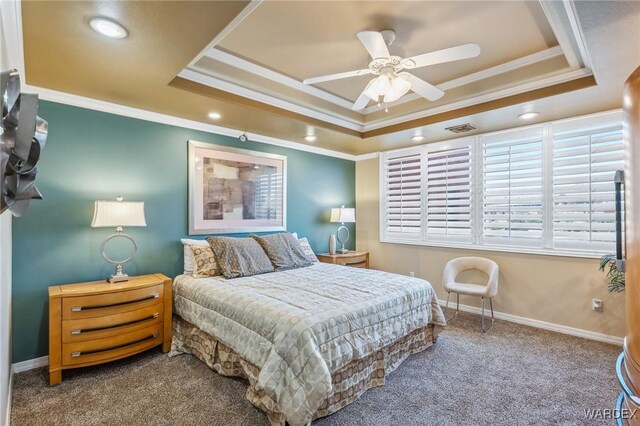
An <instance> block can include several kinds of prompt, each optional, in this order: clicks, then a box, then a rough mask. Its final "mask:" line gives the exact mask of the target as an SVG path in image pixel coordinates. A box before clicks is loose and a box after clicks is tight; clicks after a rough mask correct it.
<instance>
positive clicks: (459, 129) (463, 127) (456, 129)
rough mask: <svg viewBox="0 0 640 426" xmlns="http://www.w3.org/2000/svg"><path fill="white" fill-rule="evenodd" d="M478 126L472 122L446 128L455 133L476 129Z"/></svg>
mask: <svg viewBox="0 0 640 426" xmlns="http://www.w3.org/2000/svg"><path fill="white" fill-rule="evenodd" d="M476 129H477V127H476V126H474V125H473V124H471V123H466V124H459V125H457V126H451V127H445V130H448V131H450V132H453V133H467V132H470V131H472V130H476Z"/></svg>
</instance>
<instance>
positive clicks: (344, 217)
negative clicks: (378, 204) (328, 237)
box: [330, 207, 356, 223]
mask: <svg viewBox="0 0 640 426" xmlns="http://www.w3.org/2000/svg"><path fill="white" fill-rule="evenodd" d="M330 221H331V222H337V223H353V222H355V221H356V209H352V208H345V207H338V208H335V209H331V219H330Z"/></svg>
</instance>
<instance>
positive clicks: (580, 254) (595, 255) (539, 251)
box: [380, 238, 607, 259]
mask: <svg viewBox="0 0 640 426" xmlns="http://www.w3.org/2000/svg"><path fill="white" fill-rule="evenodd" d="M380 242H381V243H387V244H405V245H411V246H425V247H438V248H451V249H462V250H479V251H496V252H504V253H519V254H535V255H543V256H560V257H575V258H585V259H600V257H602V256H604V255H605V254H607V253H601V252H593V251H580V250H567V249H562V250H559V249H556V250H553V249H543V248H534V247H522V246H513V247H506V246H492V245H475V244H460V243H443V242H434V241H430V242H426V241H416V240H401V239H397V240H394V239H389V238H380Z"/></svg>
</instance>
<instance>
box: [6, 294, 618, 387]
mask: <svg viewBox="0 0 640 426" xmlns="http://www.w3.org/2000/svg"><path fill="white" fill-rule="evenodd" d="M438 302H439V303H440V305H442V306H444V304H445V301H444V300H439V301H438ZM451 306H453V307H455V304H452V305H451ZM460 310H461V311H463V312H470V313H473V314H480V312H481V309H480V308H477V307H475V306H469V305H460ZM494 313H495V317H496V318H498V319H501V320H505V321H509V322H515V323H517V324H523V325H528V326H531V327H535V328H542V329H544V330H550V331H555V332H557V333H562V334H569V335H571V336H578V337H583V338H585V339H591V340H596V341H598V342H604V343H611V344H613V345H620V346H622V344H623V342H624V338H623V337H617V336H610V335H608V334H602V333H596V332H594V331H588V330H582V329H580V328H573V327H567V326H566V325H559V324H554V323H551V322H545V321H540V320H535V319H531V318H525V317H519V316H517V315H511V314H505V313H502V312H497V311H495V312H494ZM47 365H49V357H48V356H43V357H40V358H34V359H28V360H26V361H21V362H16V363H15V364H13V366H12V369H11V370H12V377H13V374H14V373H20V372H23V371H27V370H33V369H34V368H40V367H45V366H47Z"/></svg>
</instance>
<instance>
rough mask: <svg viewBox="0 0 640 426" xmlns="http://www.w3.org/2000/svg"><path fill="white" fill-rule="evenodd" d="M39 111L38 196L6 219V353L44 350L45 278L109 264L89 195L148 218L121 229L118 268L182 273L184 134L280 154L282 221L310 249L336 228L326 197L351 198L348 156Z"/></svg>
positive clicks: (86, 276)
mask: <svg viewBox="0 0 640 426" xmlns="http://www.w3.org/2000/svg"><path fill="white" fill-rule="evenodd" d="M38 114H39V115H40V116H42V117H44V118H45V119H46V120H48V122H49V138H48V141H47V146H46V149H45V151H44V154H43V156H42V159H41V161H40V163H39V164H38V171H39V172H38V180H37V186H38V189H40V191H41V192H42V194H43V196H44V200H42V201H33V202H32V203H31V205H30V206H29V210H28V211H27V213H26V215H25V216H24V217H21V218H16V219H15V220H14V221H13V362H19V361H24V360H27V359H32V358H37V357H41V356H44V355H47V354H48V306H47V301H48V296H47V287H48V286H51V285H56V284H65V283H72V282H82V281H90V280H98V279H102V278H105V277H106V276H108V275H109V274H111V273H112V272H113V270H112V267H111V265H108V264H106V263H105V262H104V260H103V259H102V257H101V256H100V253H99V248H100V244H101V242H102V240H103V239H104V238H105V237H107V236H108V235H109V234H111V233H113V230H112V229H109V228H91V227H90V223H91V219H92V216H93V202H94V201H95V200H104V199H115V197H116V196H118V195H122V196H123V197H124V198H125V199H128V200H139V201H144V202H145V213H146V218H147V227H146V228H129V229H127V230H126V232H127V233H129V234H130V235H132V236H133V238H134V239H135V240H136V241H137V243H138V246H139V251H138V256H137V257H136V258H135V259H134V260H133V261H132V262H130V263H128V264H127V265H126V266H125V271H126V272H127V273H129V274H130V275H139V274H146V273H155V272H161V273H164V274H166V275H168V276H170V277H175V276H176V275H178V274H180V273H181V271H182V266H183V265H182V244H181V243H180V238H183V237H185V236H187V234H188V228H187V226H188V222H187V220H188V218H187V198H188V195H187V141H188V140H189V139H191V140H196V141H200V142H210V143H213V144H219V145H227V146H234V147H238V148H245V149H250V150H255V151H263V152H269V153H275V154H280V155H286V156H287V159H288V163H287V166H288V176H287V179H288V180H287V184H288V187H287V191H288V193H287V197H288V200H287V201H288V202H287V229H288V230H289V231H290V232H294V231H297V232H298V233H299V235H300V236H306V237H308V238H309V241H310V242H311V245H312V247H313V248H314V250H316V252H325V251H326V250H327V245H328V237H329V234H331V233H335V230H336V226H334V224H332V223H328V220H329V212H330V209H331V207H336V206H339V205H341V204H345V205H346V206H348V207H355V163H354V162H353V161H349V160H342V159H338V158H333V157H326V156H322V155H317V154H312V153H308V152H303V151H297V150H292V149H287V148H281V147H277V146H273V145H266V144H261V143H257V142H250V141H248V142H244V143H242V142H240V141H239V140H238V139H236V138H231V137H227V136H221V135H217V134H212V133H206V132H201V131H196V130H190V129H185V128H181V127H176V126H169V125H164V124H158V123H153V122H148V121H143V120H137V119H132V118H127V117H122V116H118V115H113V114H106V113H102V112H96V111H92V110H87V109H83V108H76V107H72V106H68V105H62V104H57V103H52V102H44V101H41V102H40V107H39V112H38ZM350 231H351V238H350V243H351V247H350V248H354V247H353V245H354V242H355V229H354V227H353V226H352V227H351V228H350ZM204 237H205V236H198V237H194V238H204Z"/></svg>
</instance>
